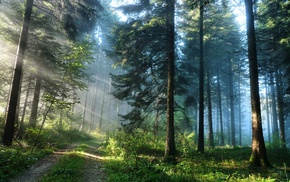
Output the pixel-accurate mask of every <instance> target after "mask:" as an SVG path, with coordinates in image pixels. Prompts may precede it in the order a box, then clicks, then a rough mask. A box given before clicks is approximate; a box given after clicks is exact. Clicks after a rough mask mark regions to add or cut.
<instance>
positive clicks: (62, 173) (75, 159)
mask: <svg viewBox="0 0 290 182" xmlns="http://www.w3.org/2000/svg"><path fill="white" fill-rule="evenodd" d="M83 166H84V158H83V156H82V155H81V154H80V153H76V152H72V153H68V154H66V155H64V156H63V157H61V158H60V161H59V162H58V163H57V164H56V165H55V166H53V167H52V169H51V170H50V172H49V173H48V174H47V175H45V176H44V177H43V178H42V179H41V181H42V182H46V181H67V182H71V181H80V180H81V177H82V173H81V170H80V169H81V168H82V167H83Z"/></svg>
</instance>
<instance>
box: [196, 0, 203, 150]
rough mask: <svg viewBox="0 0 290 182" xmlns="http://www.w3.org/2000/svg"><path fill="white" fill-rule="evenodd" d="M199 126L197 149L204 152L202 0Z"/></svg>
mask: <svg viewBox="0 0 290 182" xmlns="http://www.w3.org/2000/svg"><path fill="white" fill-rule="evenodd" d="M199 16H200V17H199V47H200V48H199V128H198V145H197V151H199V152H201V153H204V93H203V92H204V55H203V54H204V53H203V0H199Z"/></svg>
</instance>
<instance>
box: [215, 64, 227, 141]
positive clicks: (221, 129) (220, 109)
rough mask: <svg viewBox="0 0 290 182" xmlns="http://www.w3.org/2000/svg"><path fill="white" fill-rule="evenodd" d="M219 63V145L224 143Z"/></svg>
mask: <svg viewBox="0 0 290 182" xmlns="http://www.w3.org/2000/svg"><path fill="white" fill-rule="evenodd" d="M220 82H221V81H220V65H218V77H217V84H218V107H219V120H220V132H221V133H220V135H221V146H224V145H225V139H224V127H223V112H222V97H221V83H220Z"/></svg>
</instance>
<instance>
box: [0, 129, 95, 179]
mask: <svg viewBox="0 0 290 182" xmlns="http://www.w3.org/2000/svg"><path fill="white" fill-rule="evenodd" d="M27 133H28V135H27V137H26V139H25V140H22V141H20V142H21V144H22V146H23V147H24V148H21V147H19V146H18V144H17V143H16V142H14V143H13V146H12V147H4V146H0V164H1V165H0V182H2V181H7V179H10V178H12V177H15V176H16V175H18V174H19V173H21V172H22V171H24V170H25V169H28V168H29V167H30V166H31V165H32V164H34V163H35V162H37V161H38V160H40V159H42V158H43V157H45V156H47V155H49V154H51V153H52V152H53V150H56V149H57V148H62V147H65V146H67V145H69V144H71V143H75V142H82V141H93V137H92V136H91V135H88V134H86V133H84V132H79V131H77V130H69V131H58V130H53V129H44V130H43V131H42V133H41V135H40V140H39V142H38V145H37V148H36V149H35V150H33V152H31V151H30V149H31V146H32V145H33V144H34V139H35V138H36V135H37V133H38V130H33V129H29V130H28V132H27ZM94 141H96V140H94ZM89 145H93V143H90V144H89ZM80 150H81V149H80Z"/></svg>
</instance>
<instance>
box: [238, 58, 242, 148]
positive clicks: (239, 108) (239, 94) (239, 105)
mask: <svg viewBox="0 0 290 182" xmlns="http://www.w3.org/2000/svg"><path fill="white" fill-rule="evenodd" d="M239 68H240V62H239ZM238 77H239V81H238V84H239V86H238V97H239V101H238V102H239V103H238V112H239V119H238V120H239V145H240V146H242V107H241V100H242V99H241V98H242V94H241V73H240V71H239V74H238Z"/></svg>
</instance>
